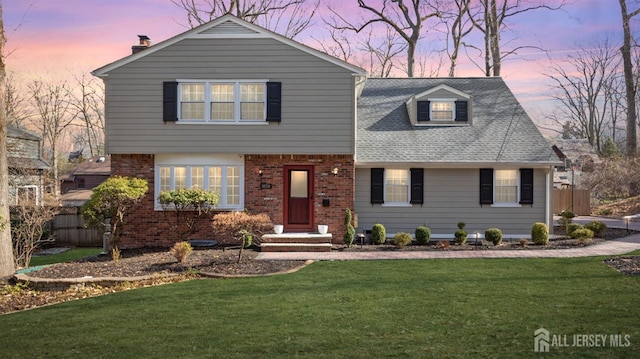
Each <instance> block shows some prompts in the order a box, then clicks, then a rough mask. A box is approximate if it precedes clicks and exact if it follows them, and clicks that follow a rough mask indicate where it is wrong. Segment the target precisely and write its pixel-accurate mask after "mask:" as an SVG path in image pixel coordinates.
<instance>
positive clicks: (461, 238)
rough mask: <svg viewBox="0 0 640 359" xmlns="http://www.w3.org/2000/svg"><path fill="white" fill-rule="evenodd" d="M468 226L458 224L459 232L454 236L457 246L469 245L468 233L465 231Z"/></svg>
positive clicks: (461, 223)
mask: <svg viewBox="0 0 640 359" xmlns="http://www.w3.org/2000/svg"><path fill="white" fill-rule="evenodd" d="M464 226H466V224H465V223H464V222H458V230H457V231H455V233H454V234H453V235H454V237H455V241H456V244H460V245H463V244H465V243H467V231H465V230H464Z"/></svg>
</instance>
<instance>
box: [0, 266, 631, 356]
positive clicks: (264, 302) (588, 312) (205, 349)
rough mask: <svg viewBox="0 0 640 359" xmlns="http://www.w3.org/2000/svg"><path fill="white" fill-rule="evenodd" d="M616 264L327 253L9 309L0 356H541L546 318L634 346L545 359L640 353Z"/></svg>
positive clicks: (565, 350)
mask: <svg viewBox="0 0 640 359" xmlns="http://www.w3.org/2000/svg"><path fill="white" fill-rule="evenodd" d="M602 260H603V258H593V257H592V258H570V259H470V260H461V259H455V260H408V261H391V260H390V261H351V262H320V263H314V264H313V265H311V266H310V267H308V268H306V269H303V270H302V271H300V272H297V273H294V274H288V275H281V276H272V277H263V278H245V279H226V280H221V279H218V280H212V279H207V280H192V281H188V282H182V283H176V284H170V285H163V286H158V287H151V288H144V289H137V290H132V291H125V292H119V293H115V294H111V295H106V296H102V297H95V298H90V299H84V300H79V301H74V302H68V303H63V304H59V305H54V306H50V307H45V308H40V309H36V310H30V311H25V312H21V313H14V314H8V315H3V316H0V328H2V335H0V357H3V358H14V357H16V358H22V357H24V358H34V357H64V358H70V357H77V358H87V357H92V358H96V357H102V358H140V357H145V358H160V357H175V358H178V357H180V358H194V357H206V358H223V357H244V358H282V357H294V356H300V357H327V358H343V357H349V358H382V357H407V358H419V357H426V358H435V357H471V358H485V357H513V358H521V357H537V356H539V354H538V353H534V351H533V347H534V346H533V344H534V340H533V339H534V334H533V333H534V331H535V330H536V329H538V328H540V327H544V328H546V329H547V330H549V331H550V332H551V334H552V335H564V336H566V337H565V338H566V343H567V344H568V345H572V343H573V342H572V339H573V338H574V337H573V336H574V335H582V334H586V335H591V334H603V335H610V334H621V335H628V336H629V338H630V342H631V346H630V347H615V348H614V347H610V346H607V347H604V348H602V347H595V348H594V347H592V348H585V347H551V349H550V352H549V353H547V354H545V355H544V356H545V357H593V358H601V357H620V358H624V357H634V356H637V354H638V350H640V325H638V318H639V317H640V306H638V295H639V294H640V277H626V276H623V275H621V274H619V273H618V272H616V271H614V270H612V269H610V268H609V267H607V266H606V265H604V264H603V263H602ZM622 343H625V341H624V340H623V341H622ZM561 344H562V343H561ZM607 344H609V342H607Z"/></svg>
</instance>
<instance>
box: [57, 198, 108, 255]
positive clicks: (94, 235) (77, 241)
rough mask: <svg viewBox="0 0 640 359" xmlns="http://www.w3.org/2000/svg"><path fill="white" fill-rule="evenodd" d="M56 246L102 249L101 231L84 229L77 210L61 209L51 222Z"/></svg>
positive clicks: (72, 208)
mask: <svg viewBox="0 0 640 359" xmlns="http://www.w3.org/2000/svg"><path fill="white" fill-rule="evenodd" d="M51 232H52V234H53V235H54V238H55V239H56V245H61V246H72V247H102V233H103V232H104V231H103V230H102V229H98V228H84V220H83V219H82V214H80V211H79V208H76V207H71V208H63V209H62V210H61V211H60V213H59V214H57V215H56V216H55V217H54V218H53V220H52V221H51Z"/></svg>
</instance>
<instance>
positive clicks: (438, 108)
mask: <svg viewBox="0 0 640 359" xmlns="http://www.w3.org/2000/svg"><path fill="white" fill-rule="evenodd" d="M431 119H434V120H451V119H453V109H452V104H451V102H432V103H431Z"/></svg>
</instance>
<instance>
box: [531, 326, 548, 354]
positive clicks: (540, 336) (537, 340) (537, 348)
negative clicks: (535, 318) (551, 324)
mask: <svg viewBox="0 0 640 359" xmlns="http://www.w3.org/2000/svg"><path fill="white" fill-rule="evenodd" d="M533 351H534V352H536V353H548V352H549V331H548V330H546V329H544V328H539V329H537V330H536V331H535V332H533Z"/></svg>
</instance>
